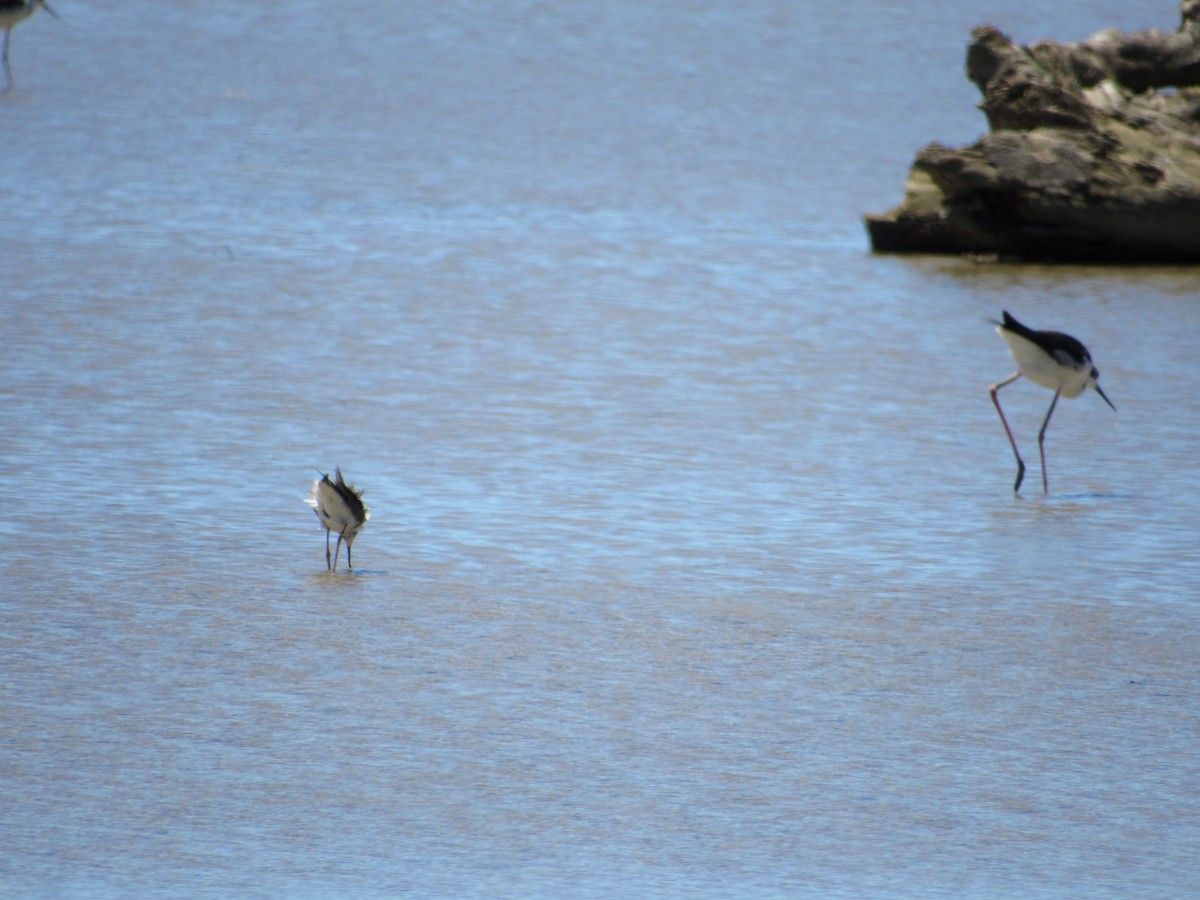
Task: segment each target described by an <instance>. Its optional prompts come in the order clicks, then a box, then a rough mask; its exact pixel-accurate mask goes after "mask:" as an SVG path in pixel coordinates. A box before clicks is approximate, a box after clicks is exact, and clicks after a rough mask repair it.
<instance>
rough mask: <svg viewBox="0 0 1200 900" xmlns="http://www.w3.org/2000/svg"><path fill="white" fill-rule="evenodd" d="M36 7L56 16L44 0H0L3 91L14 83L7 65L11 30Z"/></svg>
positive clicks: (9, 89) (11, 87) (10, 88)
mask: <svg viewBox="0 0 1200 900" xmlns="http://www.w3.org/2000/svg"><path fill="white" fill-rule="evenodd" d="M38 7H41V8H42V9H44V10H45V11H46V12H48V13H50V15H52V16H54V18H56V19H57V18H58V13H56V12H55V11H54V10H52V9H51V8H50V4H49V3H47V2H46V0H0V28H3V29H4V53H3V57H4V80H5V88H4V91H5V93H7V92H9V91H11V90H12V89H13V84H14V82H13V77H12V69H10V68H9V66H8V41H9V38H11V37H12V30H13V29H14V28H16V27H17V26H18V25H20V24H21V23H22V22H24V21H25V20H26V19H28V18H29V17H30V16H32V15H33V14H34V12H35V11H36V10H37V9H38Z"/></svg>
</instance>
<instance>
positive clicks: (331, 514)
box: [304, 466, 371, 572]
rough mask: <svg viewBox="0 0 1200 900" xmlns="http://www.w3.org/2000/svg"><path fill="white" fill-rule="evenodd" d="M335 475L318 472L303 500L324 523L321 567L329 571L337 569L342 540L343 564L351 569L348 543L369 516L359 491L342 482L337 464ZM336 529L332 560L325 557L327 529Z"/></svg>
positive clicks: (326, 555)
mask: <svg viewBox="0 0 1200 900" xmlns="http://www.w3.org/2000/svg"><path fill="white" fill-rule="evenodd" d="M334 473H335V477H334V479H333V480H330V478H329V476H328V475H326V474H324V473H322V474H321V478H320V480H319V481H314V482H313V483H312V488H311V489H310V490H309V492H308V496H307V497H306V498H305V499H304V502H305V503H307V504H308V505H309V506H311V507H312V508H313V512H314V513H316V514H317V519H318V520H319V521H320V523H321V524H322V525H323V526H324V527H325V568H326V569H327V570H328V571H330V572H336V571H337V558H338V553H340V552H341V549H342V541H343V540H344V541H345V542H346V568H348V569H353V568H354V566H353V565H352V564H351V562H350V545H351V544H353V543H354V539H355V538H356V537H357V536H358V533H359V532H360V531H361V530H362V527H363V526H364V525H366V524H367V519H369V518H371V510H370V509H368V508H367V505H366V504H365V503H363V502H362V495H363V492H362V491H358V490H355V489H354V485H352V484H346V479H344V478H343V477H342V469H341V467H340V466H339V467H338V468H336V469H335V470H334ZM331 531H335V532H337V536H338V539H337V547H336V548H335V549H334V551H333V561H332V562H330V559H329V532H331Z"/></svg>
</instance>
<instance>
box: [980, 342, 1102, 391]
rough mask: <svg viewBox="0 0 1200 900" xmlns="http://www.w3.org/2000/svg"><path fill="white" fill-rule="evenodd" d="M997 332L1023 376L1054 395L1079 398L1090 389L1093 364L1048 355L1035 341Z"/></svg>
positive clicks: (1086, 361)
mask: <svg viewBox="0 0 1200 900" xmlns="http://www.w3.org/2000/svg"><path fill="white" fill-rule="evenodd" d="M996 332H997V333H998V334H999V335H1000V337H1002V338H1004V342H1005V343H1006V344H1008V351H1009V353H1011V354H1012V358H1013V360H1014V361H1015V362H1016V364H1017V368H1018V369H1019V370H1020V371H1021V374H1022V375H1024V376H1025V377H1026V378H1028V379H1029V380H1030V381H1033V382H1034V383H1035V384H1040V385H1041V386H1042V387H1044V388H1049V389H1050V390H1052V391H1062V395H1063V396H1064V397H1078V396H1079V395H1080V394H1081V393H1083V390H1084V388H1086V387H1087V386H1088V381H1089V379H1090V377H1091V374H1092V361H1091V360H1090V359H1089V360H1084V361H1082V362H1081V361H1079V360H1075V359H1072V358H1070V357H1069V356H1068V355H1067V354H1060V357H1059V358H1058V359H1056V358H1055V357H1053V356H1051V355H1050V354H1048V353H1047V352H1046V351H1045V350H1043V349H1042V348H1041V347H1039V346H1038V345H1037V344H1035V343H1033V341H1030V340H1027V339H1026V338H1023V337H1021V335H1019V334H1017V333H1015V332H1012V331H1009V330H1008V329H1007V328H997V329H996Z"/></svg>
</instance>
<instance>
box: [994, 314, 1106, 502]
mask: <svg viewBox="0 0 1200 900" xmlns="http://www.w3.org/2000/svg"><path fill="white" fill-rule="evenodd" d="M993 323H994V324H995V325H996V333H997V334H998V335H1000V337H1002V338H1004V343H1006V344H1008V352H1009V353H1011V354H1012V358H1013V361H1014V362H1016V364H1017V371H1016V372H1014V373H1013V374H1012V375H1010V376H1009V377H1008V378H1005V379H1004V380H1003V381H998V382H996V383H995V384H993V385H992V386H991V387H990V388H988V392H989V393H990V394H991V395H992V402H993V403H994V404H996V412H998V413H1000V422H1001V424H1002V425H1004V433H1005V434H1007V435H1008V442H1009V443H1010V444H1012V449H1013V456H1015V457H1016V458H1017V481H1016V483H1015V484H1014V485H1013V493H1016V492H1017V491H1019V490H1020V489H1021V480H1022V479H1023V478H1024V477H1025V461H1024V460H1023V459H1021V451H1019V450H1018V449H1017V442H1016V441H1015V440H1014V439H1013V434H1012V429H1010V428H1009V427H1008V421H1007V420H1006V419H1005V418H1004V410H1002V409H1001V408H1000V398H999V397H997V396H996V392H997V391H999V390H1000V388H1002V387H1004V386H1005V385H1007V384H1012V383H1013V382H1014V381H1016V380H1017V379H1018V378H1020V377H1021V376H1022V375H1025V376H1026V377H1028V378H1029V380H1030V381H1032V382H1034V383H1035V384H1040V385H1041V386H1042V387H1044V388H1049V389H1050V390H1052V391H1054V399H1053V400H1051V401H1050V409H1048V410H1047V411H1046V418H1045V420H1044V421H1043V422H1042V430H1041V431H1039V432H1038V450H1039V451H1040V453H1041V456H1042V492H1043V493H1049V491H1050V487H1049V484H1048V482H1047V480H1046V447H1045V440H1046V426H1047V425H1049V424H1050V416H1051V415H1053V414H1054V407H1055V405H1056V404H1057V403H1058V398H1059V397H1067V398H1068V399H1070V398H1074V397H1078V396H1079V395H1080V394H1082V393H1083V392H1084V391H1085V390H1087V389H1088V388H1095V389H1096V393H1097V394H1099V395H1100V396H1101V397H1103V398H1104V402H1105V403H1107V404H1108V405H1109V406H1112V408H1113V411H1114V412H1115V411H1116V409H1117V408H1116V407H1115V406H1113V402H1112V401H1111V400H1109V399H1108V397H1107V396H1106V395H1105V393H1104V391H1102V390H1100V385H1099V384H1097V383H1096V379H1098V378H1099V377H1100V373H1099V372H1098V371H1097V370H1096V367H1095V366H1094V365H1092V356H1091V354H1090V353H1088V351H1087V347H1085V346H1083V344H1081V343H1080V342H1079V341H1077V340H1076V339H1075V338H1073V337H1071V336H1070V335H1069V334H1063V333H1062V332H1060V331H1034V330H1033V329H1032V328H1027V327H1025V326H1024V325H1022V324H1021V323H1020V322H1018V321H1017V320H1016V319H1014V318H1013V317H1012V316H1010V315H1009V314H1008V312H1007V310H1006V311H1005V312H1004V320H1003V321H1001V322H996V321H995V320H993Z"/></svg>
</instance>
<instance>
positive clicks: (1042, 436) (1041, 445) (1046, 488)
mask: <svg viewBox="0 0 1200 900" xmlns="http://www.w3.org/2000/svg"><path fill="white" fill-rule="evenodd" d="M1060 394H1062V390H1061V389H1059V390H1057V391H1055V392H1054V399H1053V400H1051V401H1050V409H1048V410H1047V411H1046V421H1044V422H1042V430H1041V431H1039V432H1038V452H1039V453H1041V454H1042V493H1043V494H1048V493H1050V485H1049V484H1047V482H1046V444H1045V441H1046V426H1047V425H1049V424H1050V417H1051V416H1052V415H1054V407H1055V405H1056V404H1057V403H1058V398H1059V395H1060Z"/></svg>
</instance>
